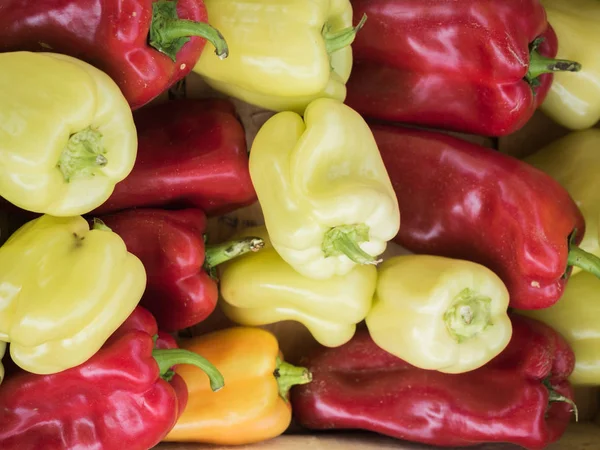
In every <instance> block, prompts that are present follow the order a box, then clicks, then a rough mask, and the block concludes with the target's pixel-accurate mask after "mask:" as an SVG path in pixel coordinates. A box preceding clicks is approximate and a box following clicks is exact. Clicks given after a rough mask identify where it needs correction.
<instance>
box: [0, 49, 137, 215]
mask: <svg viewBox="0 0 600 450" xmlns="http://www.w3.org/2000/svg"><path fill="white" fill-rule="evenodd" d="M0 67H2V70H1V71H0V99H2V100H1V102H0V196H2V197H4V198H5V199H6V200H8V201H10V202H11V203H13V204H15V205H17V206H19V207H20V208H22V209H26V210H29V211H34V212H38V213H45V214H52V215H54V216H77V215H81V214H85V213H87V212H89V211H91V210H93V209H94V208H96V207H98V206H100V205H101V204H102V203H104V201H106V199H108V197H109V196H110V194H111V193H112V191H113V189H114V186H115V184H116V183H117V182H119V181H121V180H123V179H124V178H125V177H126V176H127V175H128V174H129V172H130V171H131V170H132V168H133V164H134V162H135V158H136V154H137V133H136V129H135V125H134V122H133V117H132V113H131V109H130V108H129V105H128V103H127V101H126V100H125V97H124V96H123V94H122V93H121V91H120V90H119V88H118V86H117V85H116V84H115V82H114V81H113V80H112V79H111V78H110V77H109V76H108V75H106V74H105V73H104V72H101V71H100V70H98V69H96V68H94V67H93V66H91V65H89V64H86V63H84V62H82V61H80V60H78V59H75V58H71V57H69V56H64V55H58V54H52V53H29V52H14V53H3V54H0Z"/></svg>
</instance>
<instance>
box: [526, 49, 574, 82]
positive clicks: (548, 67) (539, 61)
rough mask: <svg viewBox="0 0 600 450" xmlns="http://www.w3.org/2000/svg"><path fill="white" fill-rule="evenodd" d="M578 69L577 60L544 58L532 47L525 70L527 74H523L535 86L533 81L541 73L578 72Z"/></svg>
mask: <svg viewBox="0 0 600 450" xmlns="http://www.w3.org/2000/svg"><path fill="white" fill-rule="evenodd" d="M580 70H581V64H579V63H578V62H575V61H569V60H566V59H553V58H546V57H544V56H542V55H540V54H539V53H538V52H537V50H535V49H534V50H532V51H531V53H530V57H529V71H528V72H527V75H525V78H526V79H527V81H528V82H529V83H530V84H532V85H534V86H535V85H536V84H537V83H535V81H536V80H537V78H538V77H539V76H540V75H542V74H545V73H554V72H579V71H580Z"/></svg>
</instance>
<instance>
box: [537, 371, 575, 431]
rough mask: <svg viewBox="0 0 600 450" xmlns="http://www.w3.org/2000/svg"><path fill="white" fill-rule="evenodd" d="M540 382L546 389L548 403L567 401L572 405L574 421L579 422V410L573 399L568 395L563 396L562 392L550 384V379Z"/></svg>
mask: <svg viewBox="0 0 600 450" xmlns="http://www.w3.org/2000/svg"><path fill="white" fill-rule="evenodd" d="M542 384H543V385H544V386H545V387H546V389H548V403H557V402H562V403H568V404H569V405H571V406H572V407H573V413H574V414H575V422H579V410H578V409H577V405H576V404H575V402H574V401H573V400H571V399H570V398H568V397H565V396H564V395H562V394H559V393H558V392H556V391H555V390H554V388H553V387H552V385H551V384H550V380H544V381H543V382H542Z"/></svg>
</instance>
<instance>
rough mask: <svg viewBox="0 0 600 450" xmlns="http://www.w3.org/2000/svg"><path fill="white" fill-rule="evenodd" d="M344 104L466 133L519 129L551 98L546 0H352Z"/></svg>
mask: <svg viewBox="0 0 600 450" xmlns="http://www.w3.org/2000/svg"><path fill="white" fill-rule="evenodd" d="M352 7H353V9H354V17H355V18H357V19H358V18H360V17H362V15H363V14H366V15H367V16H368V18H369V19H368V20H367V22H366V23H365V26H364V27H363V29H362V30H361V31H360V33H358V34H357V36H356V39H355V41H354V43H353V44H352V52H353V55H354V67H353V69H352V75H351V77H350V80H349V82H348V83H347V90H348V95H347V99H346V103H347V104H348V105H349V106H350V107H352V108H354V109H355V110H356V111H358V112H359V113H361V114H362V115H363V116H366V117H371V118H376V119H383V120H390V121H397V122H403V123H410V124H419V125H424V126H430V127H433V128H444V129H452V130H456V131H462V132H467V133H474V134H481V135H488V136H503V135H506V134H509V133H512V132H515V131H517V130H518V129H519V128H521V127H522V126H523V125H525V123H526V122H527V121H528V120H529V119H530V118H531V116H532V115H533V113H534V112H535V110H536V108H537V107H538V106H539V105H540V104H541V103H542V102H543V101H544V99H545V97H546V94H547V93H548V90H549V89H550V85H551V83H552V78H553V77H552V75H550V73H551V72H554V71H558V70H561V71H578V70H580V69H581V66H580V65H579V64H578V63H575V62H572V61H562V60H561V61H557V60H553V58H554V57H555V56H556V52H557V49H558V42H557V38H556V34H555V33H554V31H553V30H552V27H551V26H550V25H549V24H548V22H547V19H546V12H545V10H544V8H543V7H542V5H541V4H540V1H539V0H503V1H498V0H464V1H458V2H457V1H455V2H450V3H449V2H448V1H446V0H427V1H423V0H403V1H397V0H352Z"/></svg>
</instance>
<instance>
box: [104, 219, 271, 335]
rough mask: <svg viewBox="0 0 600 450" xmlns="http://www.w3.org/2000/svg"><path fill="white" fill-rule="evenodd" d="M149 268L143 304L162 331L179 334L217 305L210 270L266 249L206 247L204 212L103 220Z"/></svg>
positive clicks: (258, 243)
mask: <svg viewBox="0 0 600 450" xmlns="http://www.w3.org/2000/svg"><path fill="white" fill-rule="evenodd" d="M101 220H102V222H104V224H106V225H107V226H108V227H109V228H110V229H111V230H112V231H114V232H115V233H117V234H118V235H119V236H121V238H122V239H123V241H124V242H125V245H126V246H127V250H128V251H129V252H131V253H133V254H134V255H136V256H137V257H138V258H139V259H140V260H141V261H142V264H144V268H145V269H146V276H147V284H146V291H145V292H144V295H143V297H142V300H141V303H140V304H141V305H143V306H144V307H145V308H147V309H148V310H150V312H152V314H153V315H154V317H156V321H157V322H158V325H159V327H160V329H161V330H165V331H177V330H182V329H184V328H188V327H191V326H193V325H196V324H198V323H200V322H202V321H203V320H204V319H206V318H207V317H208V316H209V315H210V314H211V313H212V312H213V311H214V309H215V307H216V304H217V300H218V288H217V282H216V280H215V279H214V278H213V276H212V274H211V271H212V270H213V269H214V268H215V267H216V266H217V265H218V264H220V263H223V262H225V261H227V260H229V259H231V258H235V257H236V256H239V255H242V254H244V253H247V252H250V251H257V250H259V249H260V248H262V246H263V245H264V242H263V241H262V240H261V239H259V238H254V237H249V238H245V239H242V240H240V241H233V242H226V243H224V244H219V245H216V246H211V247H207V248H206V250H205V245H204V232H205V228H206V216H205V215H204V213H203V212H202V211H201V210H199V209H191V208H190V209H182V210H176V211H167V210H160V209H134V210H128V211H123V212H120V213H116V214H112V215H108V216H102V217H101Z"/></svg>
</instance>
